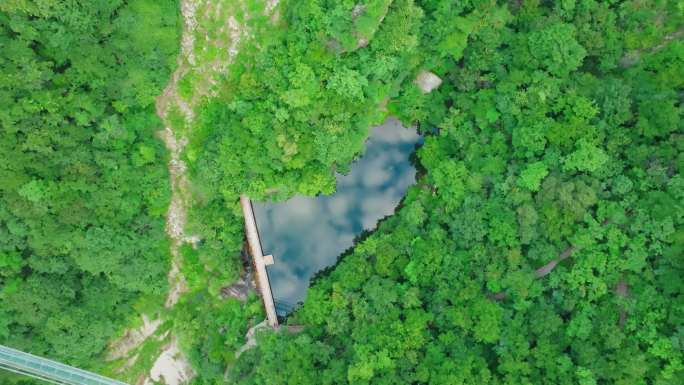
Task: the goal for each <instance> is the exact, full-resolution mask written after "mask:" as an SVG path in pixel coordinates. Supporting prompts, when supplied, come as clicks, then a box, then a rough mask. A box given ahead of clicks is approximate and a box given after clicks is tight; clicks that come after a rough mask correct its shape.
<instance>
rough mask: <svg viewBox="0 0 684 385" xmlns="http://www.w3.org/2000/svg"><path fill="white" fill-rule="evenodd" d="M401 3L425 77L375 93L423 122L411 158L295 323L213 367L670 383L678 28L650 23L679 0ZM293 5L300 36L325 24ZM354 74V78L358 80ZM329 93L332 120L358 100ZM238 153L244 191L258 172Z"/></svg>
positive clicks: (674, 351) (362, 375)
mask: <svg viewBox="0 0 684 385" xmlns="http://www.w3.org/2000/svg"><path fill="white" fill-rule="evenodd" d="M303 3H307V4H317V5H320V3H317V2H303ZM397 5H398V3H397V2H394V3H393V4H392V5H391V6H390V8H389V12H388V14H387V16H386V17H385V20H384V21H383V23H382V24H381V25H380V27H379V29H378V32H377V33H376V35H375V36H374V38H373V40H371V42H370V44H369V45H368V47H367V48H371V50H370V51H368V53H367V55H368V56H369V57H373V56H372V55H375V54H376V51H373V47H374V44H379V43H378V42H379V41H381V40H380V39H381V38H382V36H383V35H382V32H383V30H384V28H386V27H390V26H391V25H392V24H391V21H392V16H393V15H394V13H393V12H397V13H396V14H397V15H398V14H401V11H400V9H401V8H399V7H397ZM414 6H416V7H420V8H422V12H421V13H422V14H423V15H424V16H423V19H422V22H421V21H420V20H419V21H418V23H419V28H420V34H419V35H418V36H417V38H418V41H417V44H409V45H406V46H405V47H407V48H406V49H407V50H408V51H409V53H407V54H409V55H413V56H414V58H413V59H412V60H416V58H419V60H420V62H419V63H418V64H417V66H418V67H427V68H428V69H430V70H433V71H435V72H436V73H438V74H439V75H440V76H441V77H442V78H443V79H444V80H445V82H444V84H442V86H441V87H440V88H439V89H438V90H436V91H433V93H432V94H430V95H422V94H421V93H420V92H416V88H415V86H413V84H411V81H403V82H401V83H395V84H396V85H398V88H397V89H396V90H393V91H392V92H391V93H389V94H388V96H390V98H392V100H390V102H389V104H388V108H389V109H390V111H392V112H393V113H397V114H399V115H400V116H401V117H402V118H404V119H405V120H407V121H416V120H417V121H418V123H419V124H420V126H421V128H422V129H423V130H425V132H434V135H428V136H427V137H426V139H425V144H424V145H423V147H422V148H421V149H420V150H419V151H418V157H419V159H420V163H421V166H422V177H421V178H420V180H419V182H418V183H417V186H416V187H415V188H413V189H412V190H411V191H410V192H409V193H408V195H407V197H406V198H405V200H404V201H403V204H402V206H401V208H400V209H399V210H398V212H397V213H396V214H395V215H394V216H392V217H390V218H388V219H386V220H385V221H383V222H382V224H381V226H380V228H379V229H378V230H377V231H376V232H375V233H373V234H372V235H370V236H369V237H368V238H366V239H364V240H363V241H362V242H360V243H359V244H357V245H356V246H355V248H354V250H353V251H352V252H350V253H349V254H348V255H347V256H345V258H343V259H342V260H341V261H340V262H339V263H338V265H337V266H336V267H335V268H334V269H331V270H330V271H329V272H328V273H327V274H326V275H325V276H322V277H320V278H319V279H317V280H316V282H315V283H314V285H313V286H312V287H311V289H310V290H309V293H308V297H307V299H306V301H305V303H304V305H303V306H302V307H301V308H300V309H299V310H298V311H297V312H296V313H295V314H293V315H292V316H290V319H289V322H290V323H292V324H302V325H305V326H306V328H305V330H304V331H303V332H302V333H300V334H297V335H287V334H284V333H280V334H266V335H264V336H262V338H261V340H260V345H259V346H258V347H257V348H256V349H254V350H252V351H249V352H247V353H245V354H244V355H243V356H242V357H241V358H240V359H239V360H238V361H237V363H236V364H235V367H234V368H233V369H232V370H231V371H230V380H231V381H233V382H235V383H237V384H554V385H557V384H561V385H565V384H567V385H570V384H587V385H588V384H602V383H606V384H608V383H610V384H637V383H652V384H659V385H660V384H680V383H682V380H681V379H682V378H684V366H683V365H682V364H681V363H682V362H683V360H684V355H683V353H682V351H681V349H680V347H681V334H682V330H681V325H682V324H683V323H684V318H683V317H684V312H682V309H684V292H683V291H682V289H683V288H684V287H683V286H682V283H681V282H682V281H681V279H680V278H679V277H680V276H681V275H682V274H684V265H682V263H681V252H682V250H684V235H683V234H684V232H683V231H682V228H683V227H684V226H683V225H684V206H683V205H682V202H684V199H682V198H684V192H683V191H684V190H683V189H682V186H684V183H682V176H681V173H682V171H683V167H684V161H683V159H684V158H683V157H682V155H681V154H682V152H683V150H684V139H683V138H684V126H683V125H682V123H681V122H682V120H681V118H682V112H683V110H682V106H681V95H682V92H683V91H684V89H683V87H684V81H683V80H682V79H684V56H683V52H684V44H682V43H681V42H679V41H676V40H675V39H672V38H668V36H671V35H672V34H673V33H675V32H676V31H678V30H681V28H682V25H683V24H684V19H683V18H682V14H681V5H678V3H677V2H674V1H671V2H668V1H663V2H647V4H644V3H643V2H637V1H624V2H620V3H619V4H618V3H615V2H613V3H610V4H609V3H599V2H595V1H592V0H578V1H563V2H539V1H524V2H519V3H516V2H513V3H511V2H495V1H484V2H458V3H454V2H449V1H438V0H435V1H422V2H417V3H416V4H414ZM286 7H287V9H291V10H292V11H293V12H294V11H296V10H298V9H299V8H298V7H302V6H301V5H298V6H294V5H292V4H287V5H286ZM324 9H326V8H324ZM331 9H332V7H331ZM326 10H327V9H326ZM322 13H332V12H322ZM291 15H294V14H291ZM297 15H298V14H297ZM293 20H294V19H293ZM296 20H300V19H296ZM386 23H387V24H386ZM293 24H294V23H293V22H291V23H290V28H294V30H296V31H298V32H297V36H298V37H297V39H299V40H300V41H302V42H303V41H307V42H308V41H312V40H314V41H315V40H316V39H317V38H318V37H319V36H321V35H323V36H326V34H325V33H319V32H312V33H310V34H305V33H302V32H301V30H298V29H297V28H298V27H292V25H293ZM288 31H290V29H288ZM639 31H640V32H639ZM401 39H402V38H400V37H397V41H400V40H401ZM382 45H383V46H386V47H390V46H391V43H390V42H388V41H382ZM414 47H415V48H414ZM367 48H361V49H358V50H356V51H354V52H353V53H351V52H346V53H345V55H346V56H345V59H347V60H346V61H345V62H344V66H341V67H339V73H337V74H336V75H335V77H330V78H329V79H333V78H335V79H342V78H344V79H352V78H354V76H352V75H350V73H349V72H348V71H349V70H355V71H357V72H358V73H360V74H364V72H363V70H361V69H360V68H359V67H357V66H355V65H354V64H353V62H350V61H351V59H352V58H353V57H354V56H353V55H356V53H357V52H363V50H364V49H367ZM392 49H395V48H394V47H393V48H392ZM396 49H398V50H401V48H399V47H396ZM633 49H639V50H641V51H639V52H638V53H639V55H638V57H637V59H636V60H634V61H631V62H629V63H627V62H626V61H625V60H623V59H624V57H628V56H629V55H633V52H632V53H630V52H628V50H633ZM319 52H320V51H319ZM629 57H632V56H629ZM331 60H335V59H331ZM357 60H361V59H357ZM413 65H415V64H413ZM413 65H412V66H413ZM310 67H312V66H310ZM312 68H313V67H312ZM383 75H384V76H387V73H386V72H385V73H383ZM366 78H367V79H368V88H366V89H364V86H362V87H361V88H362V89H364V92H363V94H364V95H372V94H373V91H372V88H373V87H376V85H377V84H378V80H377V79H375V78H371V77H368V76H366ZM385 79H389V77H385ZM336 81H337V82H338V83H339V84H345V86H344V87H343V88H342V89H343V90H345V92H344V93H343V94H341V95H336V97H339V98H338V99H337V100H340V101H341V100H344V97H346V98H347V100H351V99H353V97H351V96H350V95H355V94H354V93H353V92H350V91H346V90H348V89H353V88H352V87H349V86H346V84H347V83H349V84H353V83H354V82H352V81H346V82H342V81H341V80H336ZM326 84H329V83H326ZM369 89H370V90H369ZM303 95H304V96H308V95H309V94H308V93H304V94H303ZM325 103H326V102H325V100H323V99H321V98H309V99H308V100H307V104H306V106H307V109H308V110H311V111H314V110H316V109H317V108H318V106H322V105H327V104H325ZM340 103H341V102H340ZM340 105H343V104H340ZM343 106H344V105H343ZM328 108H329V107H328ZM344 108H345V111H347V112H348V114H349V115H347V117H348V120H347V124H346V125H345V126H343V127H346V129H347V130H353V129H354V127H355V126H354V122H355V121H356V120H355V119H358V118H359V116H361V115H359V114H360V113H359V112H358V111H355V110H354V109H353V107H351V106H345V107H344ZM288 114H290V111H288ZM433 128H434V130H433ZM260 132H261V131H259V133H260ZM317 132H318V129H313V128H312V131H310V133H309V134H308V135H315V133H317ZM306 135H307V134H302V135H300V136H299V137H300V138H304V137H305V136H306ZM250 137H251V136H246V138H250ZM345 140H348V139H345ZM319 146H323V147H319ZM308 148H310V149H311V150H312V151H320V150H317V149H320V148H325V149H328V150H332V149H335V150H336V149H337V147H329V144H328V143H324V142H316V143H314V144H313V145H311V146H310V147H308ZM297 149H298V150H299V149H300V143H298V145H297ZM302 164H303V167H304V168H306V167H309V165H310V163H309V160H305V161H304V162H303V163H302ZM244 167H245V170H249V172H251V176H252V179H251V180H250V182H249V183H251V184H252V185H255V186H256V185H258V186H260V187H259V190H257V191H263V189H265V188H266V187H267V186H273V185H274V184H273V182H271V181H270V180H268V179H267V178H264V177H263V176H264V175H267V174H266V173H265V172H264V173H262V172H261V171H256V170H261V168H260V167H256V166H253V165H247V164H245V165H244ZM302 177H303V178H307V177H309V176H305V175H304V174H302ZM217 180H218V179H217ZM309 180H315V179H309ZM322 190H323V189H321V191H322ZM289 191H292V190H288V192H289ZM285 195H287V194H285Z"/></svg>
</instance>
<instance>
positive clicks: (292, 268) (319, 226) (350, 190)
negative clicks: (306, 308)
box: [253, 119, 422, 316]
mask: <svg viewBox="0 0 684 385" xmlns="http://www.w3.org/2000/svg"><path fill="white" fill-rule="evenodd" d="M421 140H422V138H421V136H420V135H418V133H417V132H416V130H415V128H405V127H403V126H402V125H401V123H400V122H399V121H398V120H396V119H388V120H386V121H385V123H384V124H383V125H381V126H377V127H375V128H373V129H372V132H371V135H370V138H369V140H368V141H367V142H366V151H365V153H364V154H363V156H362V157H361V158H360V159H358V160H357V161H356V162H354V163H353V164H352V165H351V169H350V172H349V173H348V174H347V175H341V174H338V175H337V190H336V192H335V193H334V194H332V195H328V196H324V195H320V196H317V197H305V196H295V197H293V198H291V199H289V200H287V201H285V202H280V203H272V202H253V207H254V213H255V216H256V222H257V226H258V229H259V235H260V238H261V244H262V248H263V252H264V254H272V255H273V256H274V258H275V264H274V265H270V266H268V276H269V280H270V282H271V291H272V292H273V297H274V299H275V302H276V309H277V312H278V315H280V316H283V315H285V314H286V313H287V312H289V311H290V310H291V309H292V308H293V307H294V306H295V305H296V304H297V303H299V302H302V301H303V300H304V298H305V297H306V289H307V287H308V286H309V281H310V279H311V278H312V277H313V276H314V275H315V274H316V273H317V272H318V271H320V270H322V269H324V268H326V267H328V266H331V265H333V264H335V263H336V262H337V258H338V257H339V256H340V254H342V253H343V252H344V251H345V250H347V249H348V248H350V247H351V246H353V244H354V238H355V237H357V236H358V235H360V234H361V233H362V232H363V231H364V230H373V229H375V227H376V225H377V223H378V221H379V220H380V219H382V218H384V217H385V216H387V215H390V214H392V213H393V212H394V209H395V208H396V207H397V205H398V204H399V202H400V201H401V199H402V197H403V196H404V195H405V194H406V190H407V189H408V188H409V186H411V185H412V184H413V183H414V182H415V175H416V170H415V168H414V167H413V166H412V165H411V163H410V161H409V157H410V155H411V154H412V153H413V152H414V151H415V148H416V145H417V144H419V143H420V142H421Z"/></svg>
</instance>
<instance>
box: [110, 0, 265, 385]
mask: <svg viewBox="0 0 684 385" xmlns="http://www.w3.org/2000/svg"><path fill="white" fill-rule="evenodd" d="M277 4H278V1H277V0H267V2H266V13H267V14H273V15H275V12H274V10H275V8H276V6H277ZM238 9H239V10H240V11H242V12H246V11H247V9H246V6H245V4H244V3H243V2H241V1H240V0H235V1H232V2H231V1H223V0H181V13H182V16H183V31H182V36H181V52H180V53H179V56H178V59H177V67H176V70H175V71H174V73H173V74H172V76H171V78H170V79H169V83H168V84H167V86H166V88H165V89H164V91H163V92H162V94H161V95H160V96H159V97H158V98H157V100H156V111H157V115H158V116H159V117H160V119H161V120H162V122H163V123H164V128H163V129H162V130H160V131H159V132H157V136H158V137H159V138H160V139H161V140H162V141H163V142H164V144H165V146H166V148H167V149H168V152H169V163H168V170H169V179H170V184H171V201H170V203H169V208H168V211H167V215H166V233H167V236H168V237H169V240H170V241H171V242H170V253H171V257H172V261H171V268H170V270H169V274H168V281H169V293H168V295H167V298H166V301H165V304H164V305H165V307H166V308H167V309H168V308H172V307H173V306H174V305H175V304H177V303H178V300H179V298H180V297H181V295H182V294H183V293H185V292H187V290H188V285H187V283H186V281H185V279H184V277H183V275H182V273H181V264H182V260H181V259H182V256H181V255H180V248H181V246H183V245H184V244H187V243H189V244H192V245H195V244H197V242H199V241H200V240H201V235H196V234H188V233H187V229H186V224H187V215H188V207H189V206H190V204H191V191H190V182H189V180H188V175H187V165H186V164H185V162H184V161H183V156H182V154H183V150H184V148H185V146H186V145H187V144H188V138H187V137H186V136H184V134H187V132H188V131H187V130H189V129H191V128H192V123H193V121H194V120H195V107H196V106H197V105H198V104H199V103H200V102H201V100H202V99H203V98H205V97H207V96H209V97H211V96H215V95H216V94H217V92H218V90H217V85H218V84H219V79H220V78H221V77H222V76H224V75H225V74H226V72H227V71H228V70H229V67H230V65H231V64H232V62H233V61H234V58H235V56H236V55H237V53H238V48H239V45H240V42H241V41H242V39H244V38H245V37H247V36H249V33H248V29H247V27H246V26H245V25H244V24H241V23H240V22H238V20H237V19H236V18H235V17H234V14H235V11H236V10H238ZM215 52H219V54H214V53H215ZM186 76H189V79H191V81H192V83H191V84H192V87H191V88H192V92H191V95H187V94H186V95H182V93H181V92H180V90H179V87H180V84H181V82H182V81H184V77H186ZM186 93H187V90H186ZM184 96H185V97H184ZM173 115H176V116H175V117H174V116H173ZM172 117H173V118H174V119H176V121H177V119H178V117H180V118H182V120H183V121H184V128H183V130H184V131H183V132H178V131H177V130H176V128H175V127H174V126H173V124H172V120H173V119H172ZM161 317H162V318H163V315H161ZM143 323H144V325H143V326H142V327H141V328H139V329H134V330H128V331H127V332H126V333H125V335H124V336H123V337H122V338H121V339H120V340H118V341H116V342H114V343H113V344H112V345H111V347H110V349H109V354H108V360H116V359H124V358H125V359H127V361H126V364H124V367H122V368H121V370H125V369H126V367H129V366H132V365H133V364H134V363H135V361H136V359H137V354H138V352H137V350H138V348H139V347H140V346H142V345H143V343H144V342H145V340H146V339H148V338H150V337H152V336H153V335H154V334H155V332H156V331H157V327H158V326H159V325H160V324H161V323H162V319H155V320H152V321H150V320H149V319H148V318H146V317H145V318H144V321H143ZM157 334H158V333H157ZM158 338H160V340H166V339H168V341H170V342H169V343H168V344H166V345H165V347H164V348H163V349H162V351H160V352H159V356H158V358H157V359H156V361H155V362H154V365H153V367H152V368H151V370H150V372H149V373H148V374H147V375H144V376H141V377H139V378H138V381H137V384H141V385H142V384H151V383H153V382H154V381H164V382H165V383H166V384H169V385H171V384H173V385H180V384H182V383H185V382H187V381H188V380H190V379H191V378H192V377H194V373H193V371H192V368H191V366H190V365H189V363H188V361H187V359H186V358H185V357H184V356H183V354H182V352H181V351H180V350H179V349H178V346H177V343H176V338H175V336H173V335H171V334H166V335H163V336H160V337H158Z"/></svg>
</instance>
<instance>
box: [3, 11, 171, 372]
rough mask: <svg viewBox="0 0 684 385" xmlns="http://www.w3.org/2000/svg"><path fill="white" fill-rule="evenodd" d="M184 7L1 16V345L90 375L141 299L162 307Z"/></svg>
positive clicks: (26, 12)
mask: <svg viewBox="0 0 684 385" xmlns="http://www.w3.org/2000/svg"><path fill="white" fill-rule="evenodd" d="M177 7H178V3H177V2H175V1H170V0H169V1H148V0H135V1H128V2H122V1H113V2H101V1H100V2H88V1H84V2H63V1H47V2H30V1H29V2H26V1H19V2H16V1H10V2H3V4H2V5H0V47H1V48H2V52H3V53H2V55H0V79H1V80H0V105H2V106H3V108H2V110H1V111H0V133H1V135H0V163H1V166H0V179H2V181H3V182H2V184H1V185H0V301H2V311H0V342H1V343H2V344H6V345H9V346H12V347H15V348H18V349H22V350H27V351H30V352H32V353H35V354H40V355H46V356H49V357H52V358H55V359H59V360H65V361H66V362H69V363H72V364H76V365H82V366H86V367H90V366H92V365H93V361H92V358H93V357H94V356H95V355H97V354H99V353H100V352H102V351H103V349H104V348H105V347H106V345H107V344H108V343H109V340H110V339H111V338H112V337H114V336H116V335H117V334H118V333H119V332H120V328H121V327H122V326H123V325H122V324H123V323H124V322H125V320H126V319H128V318H129V317H130V315H131V314H132V312H133V307H132V306H133V305H134V304H135V303H136V301H138V300H139V299H140V298H142V297H143V296H145V297H149V298H152V297H154V298H157V301H159V298H162V297H163V295H164V293H165V291H166V289H167V288H166V286H167V283H166V272H167V270H168V268H169V263H168V255H167V254H168V245H167V242H166V240H165V234H164V214H165V212H166V208H167V206H168V201H169V187H168V176H167V172H166V167H165V166H164V163H165V154H164V149H163V146H162V144H161V142H160V141H159V140H158V139H156V138H155V137H154V132H155V131H156V130H158V129H159V128H160V126H161V123H160V122H159V120H158V118H157V117H156V115H155V109H154V101H155V98H156V96H157V95H159V94H160V93H161V90H162V88H163V86H164V84H165V82H166V80H167V78H168V76H169V74H170V72H171V70H172V69H173V68H172V67H173V63H175V54H176V52H177V49H178V41H179V39H178V35H179V34H178V32H179V28H178V27H179V18H178V13H179V12H178V9H177ZM3 379H4V377H3ZM11 381H14V380H11ZM2 382H3V383H5V382H4V380H3V381H2Z"/></svg>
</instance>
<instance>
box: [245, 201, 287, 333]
mask: <svg viewBox="0 0 684 385" xmlns="http://www.w3.org/2000/svg"><path fill="white" fill-rule="evenodd" d="M240 205H241V206H242V213H243V215H244V217H245V235H246V236H247V243H248V244H249V249H250V254H252V260H253V261H254V267H255V270H256V275H257V284H258V285H259V291H261V298H262V299H263V301H264V307H265V308H266V318H267V319H268V324H269V325H271V327H273V328H278V316H277V315H276V310H275V302H274V301H273V293H271V283H270V281H269V280H268V274H267V273H266V261H265V259H264V254H263V251H262V250H261V241H260V240H259V233H258V232H257V227H256V219H255V217H254V211H253V209H252V202H251V201H250V200H249V198H248V197H247V196H246V195H244V194H242V195H240ZM271 259H272V257H271Z"/></svg>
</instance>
